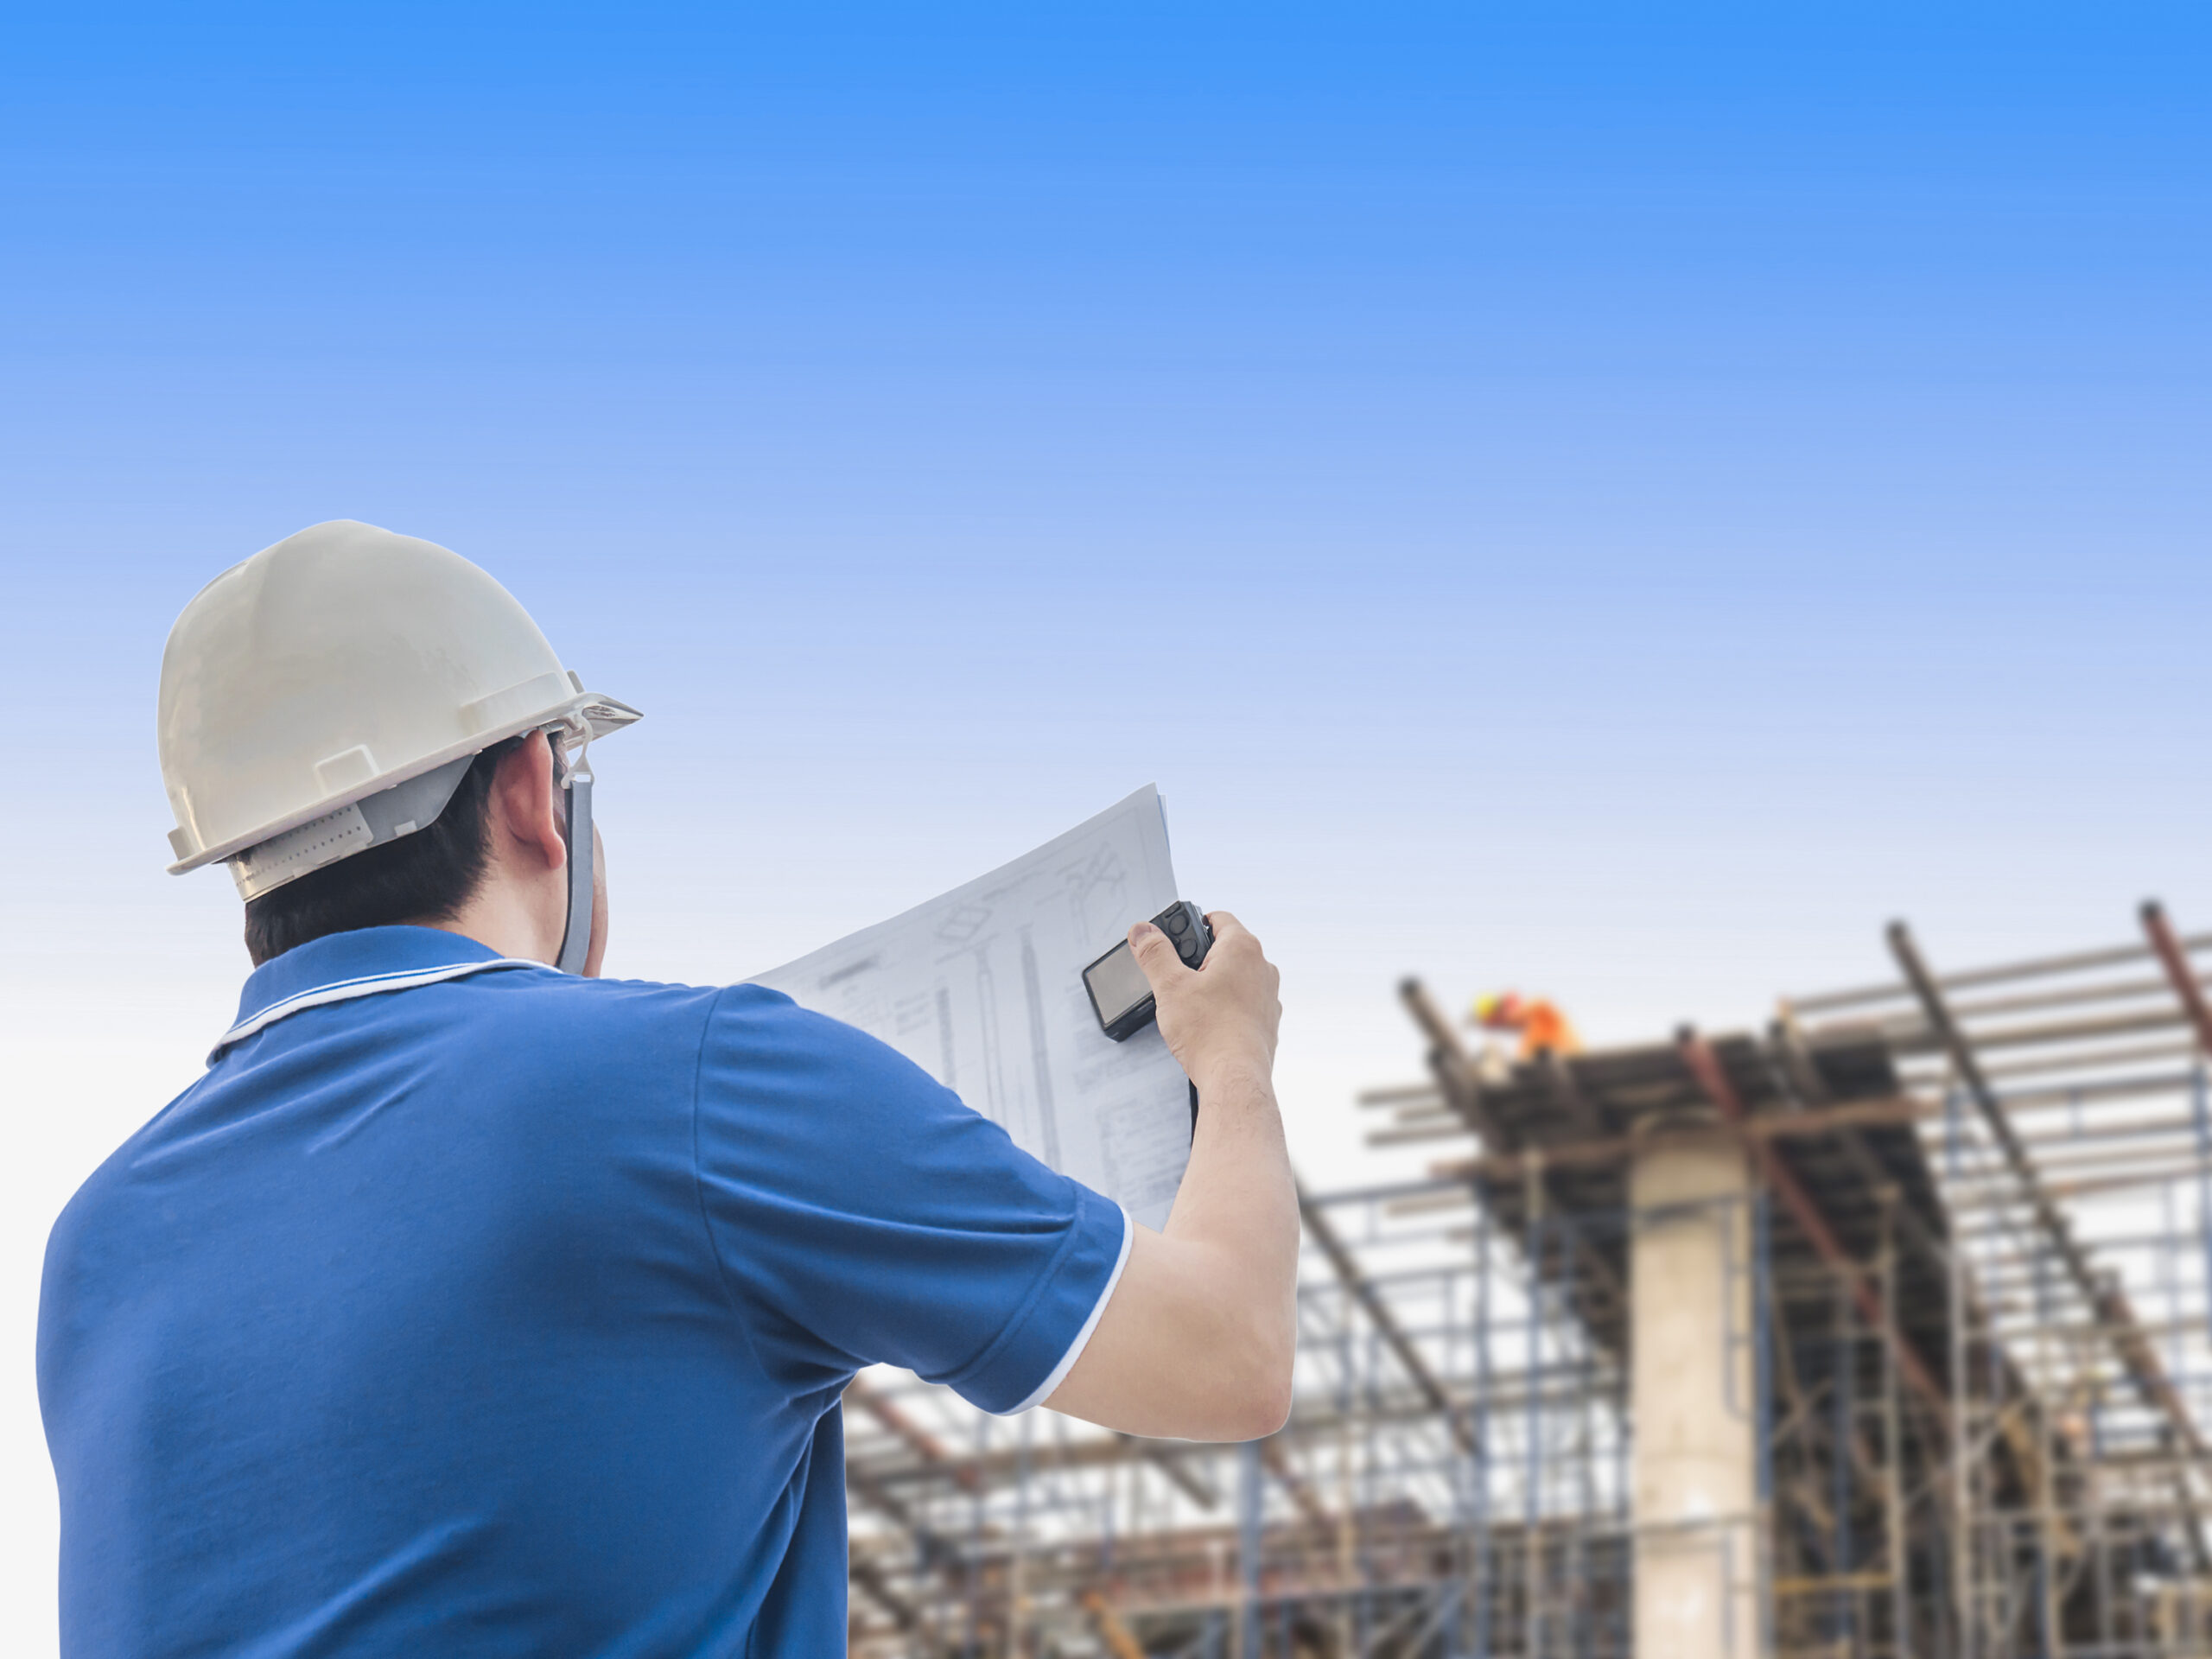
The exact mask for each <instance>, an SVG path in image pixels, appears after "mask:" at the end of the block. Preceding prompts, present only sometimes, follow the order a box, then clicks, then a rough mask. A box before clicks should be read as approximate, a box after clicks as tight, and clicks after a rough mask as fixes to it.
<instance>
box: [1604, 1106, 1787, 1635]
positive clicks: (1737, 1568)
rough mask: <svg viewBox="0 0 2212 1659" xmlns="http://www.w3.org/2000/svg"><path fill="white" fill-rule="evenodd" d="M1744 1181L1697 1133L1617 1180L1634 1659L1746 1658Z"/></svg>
mask: <svg viewBox="0 0 2212 1659" xmlns="http://www.w3.org/2000/svg"><path fill="white" fill-rule="evenodd" d="M1750 1194H1751V1173H1750V1171H1749V1169H1748V1167H1747V1166H1746V1165H1745V1158H1744V1154H1743V1150H1742V1148H1741V1147H1740V1146H1738V1143H1737V1142H1736V1141H1734V1140H1733V1139H1732V1138H1731V1137H1730V1136H1728V1135H1725V1134H1723V1133H1721V1132H1720V1131H1719V1129H1717V1128H1715V1127H1713V1125H1711V1124H1710V1123H1700V1122H1694V1121H1693V1122H1669V1123H1661V1124H1656V1125H1654V1126H1652V1129H1651V1132H1650V1133H1649V1136H1648V1138H1647V1139H1646V1141H1645V1142H1644V1145H1643V1147H1642V1148H1641V1149H1640V1150H1639V1151H1638V1152H1637V1156H1636V1160H1635V1163H1634V1165H1633V1166H1632V1167H1631V1168H1630V1174H1629V1203H1630V1206H1631V1207H1632V1208H1633V1209H1634V1210H1635V1211H1636V1212H1637V1213H1636V1218H1635V1233H1634V1248H1633V1252H1632V1255H1631V1257H1630V1306H1631V1311H1632V1318H1631V1321H1630V1353H1631V1360H1630V1368H1631V1377H1630V1408H1631V1409H1632V1411H1633V1412H1634V1414H1635V1423H1634V1426H1635V1453H1634V1460H1633V1481H1634V1489H1635V1490H1634V1499H1635V1515H1636V1526H1637V1534H1636V1651H1637V1653H1638V1654H1648V1655H1651V1656H1655V1659H1665V1656H1673V1655H1677V1654H1680V1655H1685V1656H1687V1655H1692V1654H1694V1655H1698V1656H1700V1659H1703V1656H1712V1659H1757V1656H1758V1651H1759V1649H1758V1636H1759V1598H1758V1542H1759V1539H1758V1522H1757V1518H1756V1517H1757V1505H1758V1485H1757V1480H1758V1456H1757V1454H1758V1440H1757V1435H1758V1421H1757V1411H1756V1408H1755V1405H1756V1402H1755V1400H1754V1396H1753V1380H1754V1372H1753V1364H1752V1359H1753V1349H1752V1344H1751V1207H1750V1204H1749V1198H1750Z"/></svg>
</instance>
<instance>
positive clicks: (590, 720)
mask: <svg viewBox="0 0 2212 1659" xmlns="http://www.w3.org/2000/svg"><path fill="white" fill-rule="evenodd" d="M571 681H572V683H573V677H571ZM644 718H645V716H644V715H642V714H640V713H639V711H638V710H637V709H632V707H630V705H629V704H628V703H626V702H617V701H615V699H613V697H608V696H601V695H600V694H599V693H598V692H596V691H585V690H581V689H578V690H576V691H575V692H574V693H573V694H572V695H570V696H568V697H565V698H563V699H562V700H561V701H560V702H556V703H554V704H553V705H551V706H550V707H548V708H543V709H537V710H536V711H534V712H531V713H527V714H524V715H519V716H510V717H509V718H508V719H506V720H504V721H499V723H498V724H497V725H495V726H493V727H492V728H489V729H487V730H485V731H481V732H477V733H474V734H471V735H470V736H468V737H467V738H464V739H462V740H461V741H460V742H458V743H454V744H449V745H448V746H447V747H444V748H442V749H438V750H435V751H434V752H433V753H429V754H428V755H424V756H423V757H422V758H420V759H418V760H410V762H408V764H407V765H405V766H395V767H393V768H392V769H391V771H390V772H380V773H378V775H377V776H375V777H372V778H369V779H365V780H363V781H362V782H360V783H358V784H354V785H351V786H350V787H348V788H346V789H342V790H339V791H336V792H334V793H333V794H331V795H329V796H327V797H326V798H323V799H321V800H319V801H316V802H315V803H313V804H310V805H308V806H307V807H305V808H303V809H302V810H299V811H296V812H290V813H287V814H286V815H285V816H284V817H282V818H280V819H277V820H276V821H274V822H272V823H267V824H262V825H258V826H257V827H256V828H254V829H251V830H250V831H248V832H247V833H245V835H241V836H232V837H231V838H230V839H229V840H228V841H225V842H219V843H217V844H216V845H215V846H213V847H207V848H203V849H200V850H199V851H197V852H194V853H193V854H191V855H189V856H188V857H185V858H181V859H179V860H178V861H176V862H175V863H174V864H172V865H170V866H169V867H168V873H169V874H171V875H183V874H188V872H190V871H193V870H197V869H202V868H206V867H207V865H210V864H219V863H221V862H222V861H224V860H226V859H229V858H235V857H236V856H237V855H238V854H240V853H243V852H245V851H246V850H247V849H250V848H253V847H257V846H259V845H260V844H261V843H262V842H264V841H269V840H271V839H273V838H274V837H276V836H281V835H283V834H284V833H285V832H286V831H287V830H290V829H298V828H299V827H300V826H301V825H302V824H303V823H313V822H314V821H315V819H317V818H320V817H325V816H327V814H329V813H332V812H336V811H340V810H343V809H344V808H346V807H348V806H351V805H353V804H354V803H356V802H358V801H364V800H366V799H367V798H369V797H370V796H372V795H377V794H381V793H382V792H383V791H385V790H387V789H391V788H393V787H395V786H397V785H400V784H404V783H406V782H408V781H409V780H410V779H416V778H419V777H421V776H422V775H423V773H424V772H435V771H436V770H437V769H438V768H439V767H440V766H448V765H450V764H451V763H452V762H454V761H455V760H460V759H461V757H462V756H464V755H471V754H481V753H483V752H484V751H485V750H486V749H488V748H491V747H493V745H495V744H499V743H504V742H505V741H507V740H508V739H509V738H511V737H519V736H521V735H522V734H524V732H533V731H545V730H551V729H554V728H560V729H561V730H562V732H563V747H573V746H575V744H580V743H585V742H589V741H593V740H594V739H596V738H601V737H605V736H606V735H607V734H609V733H610V732H619V731H620V730H621V729H622V728H624V727H625V726H632V725H635V724H636V723H637V722H638V721H640V720H642V719H644Z"/></svg>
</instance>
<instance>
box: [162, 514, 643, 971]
mask: <svg viewBox="0 0 2212 1659" xmlns="http://www.w3.org/2000/svg"><path fill="white" fill-rule="evenodd" d="M638 717H639V716H638V711H637V710H636V709H631V708H629V707H627V706H626V705H625V704H622V703H620V702H614V701H613V699H611V698H607V697H602V696H597V695H595V694H594V693H592V692H588V691H586V690H584V687H583V682H582V680H581V679H579V678H577V677H576V676H575V674H573V673H570V672H569V671H567V670H566V669H564V668H563V667H562V665H561V659H560V658H559V657H558V656H556V654H555V653H554V651H553V647H552V646H551V645H548V644H547V643H546V640H545V636H544V635H543V633H541V632H538V629H537V624H536V623H534V622H532V621H531V620H530V614H529V613H528V612H526V611H524V609H523V607H521V606H520V605H519V604H518V603H516V601H515V599H514V597H513V595H512V594H509V593H508V592H507V590H506V589H505V588H502V587H501V586H500V585H499V583H498V582H495V581H493V579H492V577H491V576H489V575H486V573H485V572H483V571H482V570H480V569H477V568H476V566H474V565H473V564H471V563H469V562H468V561H467V560H466V559H464V558H462V557H461V556H460V555H459V554H457V553H454V552H449V551H448V550H446V549H445V548H442V547H440V546H438V545H436V544H435V543H432V542H425V541H420V540H417V539H416V537H411V536H400V535H395V534H394V533H393V532H392V531H388V530H379V529H378V528H377V527H376V526H375V525H373V524H359V523H356V522H355V521H353V520H352V519H345V518H340V519H334V520H332V521H331V522H330V523H328V524H314V525H310V526H309V527H308V528H307V529H306V530H303V531H300V532H299V533H298V534H297V535H296V536H288V537H285V538H284V539H283V541H281V542H278V543H277V544H276V545H275V546H273V547H265V548H264V549H262V550H261V551H260V552H258V553H257V554H255V555H254V556H252V557H251V558H250V559H248V560H246V561H245V563H242V564H236V565H232V567H231V568H230V569H228V570H226V571H225V572H223V574H222V575H219V576H218V577H216V578H215V579H214V581H213V582H209V583H208V584H207V587H205V588H201V589H200V592H199V594H197V595H196V596H194V599H193V601H192V602H191V603H190V604H189V605H187V606H186V607H184V613H183V614H182V615H181V616H180V617H178V618H177V620H176V626H175V627H173V628H172V629H170V631H169V640H168V649H167V650H166V651H165V652H163V653H162V687H161V708H160V741H161V759H162V782H163V784H164V785H167V787H168V797H169V805H170V807H171V809H172V810H174V811H175V814H176V821H177V827H176V828H175V829H172V830H171V831H170V832H169V845H170V847H171V849H173V850H174V851H175V854H176V862H175V863H174V864H172V865H170V866H169V872H170V874H173V875H181V874H183V873H184V872H185V871H187V870H194V869H198V868H200V867H201V866H202V865H205V864H211V863H213V862H215V861H218V860H226V861H229V863H230V865H231V869H232V874H233V876H234V877H235V878H236V879H237V881H238V892H239V893H240V894H241V895H242V896H243V897H245V898H247V899H255V898H257V897H259V896H260V895H261V894H263V893H268V892H271V891H273V890H274V889H276V888H277V887H282V886H283V885H284V884H285V883H286V882H288V881H291V880H296V879H297V878H298V877H300V876H302V875H305V874H308V872H309V871H311V870H315V869H320V868H322V867H323V866H324V865H326V864H329V863H332V862H334V861H336V860H338V859H341V858H346V857H349V856H351V855H353V854H355V853H359V852H363V851H365V850H366V849H369V848H371V847H377V846H382V845H384V844H385V843H386V842H391V841H396V840H397V839H398V838H399V837H401V836H407V835H411V834H413V833H414V832H416V830H418V829H423V828H426V827H427V826H428V825H429V824H430V823H432V822H433V821H434V820H435V818H436V817H437V816H438V814H439V813H440V812H442V810H444V809H445V805H446V803H447V801H448V800H449V799H450V798H452V795H453V792H454V789H455V788H456V787H457V786H458V785H460V782H461V777H462V775H463V774H464V773H465V772H467V769H468V763H469V761H470V760H472V759H473V758H474V756H476V755H477V754H479V753H482V752H483V751H484V750H486V749H488V748H490V747H492V746H493V744H495V743H498V742H500V741H504V740H505V739H507V738H510V737H514V736H518V735H519V734H523V733H524V732H532V731H544V732H547V733H549V734H550V735H551V737H552V740H553V742H554V743H555V745H556V748H557V749H560V750H563V751H565V750H568V749H570V748H575V747H581V746H582V745H584V744H587V743H588V742H589V741H591V739H592V738H594V737H595V736H601V735H604V734H607V733H608V732H610V731H613V730H616V729H617V728H620V727H624V726H626V725H628V724H630V722H631V721H634V720H636V719H637V718H638ZM581 775H582V780H583V781H582V789H581V791H577V790H571V791H570V807H569V811H570V815H571V821H572V829H575V828H579V827H580V828H581V830H582V846H581V847H579V846H578V844H577V838H576V836H575V835H573V834H572V836H571V839H570V846H571V849H572V854H573V856H572V857H571V860H570V869H571V872H572V877H573V874H574V873H575V872H576V868H577V866H578V865H579V864H582V866H583V872H582V874H583V881H584V890H583V892H582V894H581V899H582V904H583V906H585V909H586V911H587V912H588V906H589V904H590V879H589V874H588V870H589V862H588V861H589V857H590V827H589V818H588V814H589V801H590V796H589V774H588V772H583V773H582V774H581ZM579 793H581V797H582V800H581V804H582V807H583V810H584V819H583V822H582V824H581V826H578V825H576V824H575V822H574V820H575V810H576V806H577V804H578V795H579ZM575 897H576V895H572V915H573V913H574V907H573V899H574V898H575ZM571 931H572V932H573V931H574V929H573V928H572V930H571ZM587 931H588V922H587ZM574 943H575V944H576V946H577V950H576V951H575V955H576V957H577V958H578V959H579V960H581V947H582V940H581V939H578V940H575V941H574ZM569 955H570V952H569V951H567V950H564V951H563V958H564V965H566V958H567V957H569Z"/></svg>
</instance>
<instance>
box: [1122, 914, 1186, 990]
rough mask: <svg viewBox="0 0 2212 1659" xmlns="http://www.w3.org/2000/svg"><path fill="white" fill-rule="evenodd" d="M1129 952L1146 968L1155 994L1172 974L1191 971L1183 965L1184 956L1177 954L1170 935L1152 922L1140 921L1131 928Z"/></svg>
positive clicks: (1142, 967)
mask: <svg viewBox="0 0 2212 1659" xmlns="http://www.w3.org/2000/svg"><path fill="white" fill-rule="evenodd" d="M1129 954H1130V955H1131V956H1133V957H1135V958H1136V959H1137V966H1138V967H1139V968H1141V969H1143V970H1144V976H1145V980H1146V982H1147V983H1148V984H1149V985H1151V987H1152V990H1153V995H1155V996H1157V995H1159V994H1160V988H1161V987H1162V986H1164V985H1166V983H1167V982H1168V979H1169V977H1170V976H1173V975H1175V974H1187V973H1189V972H1190V971H1191V970H1190V969H1187V968H1185V966H1184V965H1183V958H1182V957H1179V956H1177V955H1176V954H1175V946H1174V944H1173V943H1172V942H1171V941H1170V940H1169V938H1168V937H1167V936H1166V934H1165V933H1163V932H1161V931H1160V930H1159V929H1158V928H1156V927H1154V925H1152V924H1151V923H1150V922H1139V923H1138V924H1137V925H1135V927H1133V928H1131V929H1130V930H1129Z"/></svg>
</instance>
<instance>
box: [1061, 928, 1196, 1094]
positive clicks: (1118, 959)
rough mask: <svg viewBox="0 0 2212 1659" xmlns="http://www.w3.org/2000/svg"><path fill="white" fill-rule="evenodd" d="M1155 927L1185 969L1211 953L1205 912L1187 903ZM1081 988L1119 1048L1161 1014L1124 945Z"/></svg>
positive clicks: (1088, 973)
mask: <svg viewBox="0 0 2212 1659" xmlns="http://www.w3.org/2000/svg"><path fill="white" fill-rule="evenodd" d="M1152 925H1154V927H1156V928H1158V929H1159V930H1160V931H1161V932H1163V933H1165V934H1166V936H1167V937H1168V938H1170V939H1171V940H1173V942H1174V945H1175V954H1176V955H1177V956H1179V957H1182V958H1183V965H1184V966H1185V968H1195V967H1197V966H1198V964H1199V963H1202V962H1204V961H1205V959H1206V952H1207V951H1208V950H1211V949H1212V948H1213V929H1211V928H1210V927H1208V926H1207V925H1206V917H1205V912H1204V911H1202V910H1200V909H1199V908H1198V906H1196V905H1194V904H1192V903H1190V902H1189V901H1188V900H1186V899H1177V900H1176V901H1175V902H1174V903H1173V904H1172V905H1170V906H1167V908H1166V909H1165V910H1163V911H1161V912H1160V914H1159V915H1157V916H1155V917H1154V918H1152ZM1083 987H1084V989H1085V990H1087V991H1089V992H1090V1007H1091V1011H1092V1012H1093V1013H1095V1014H1097V1016H1098V1027H1099V1029H1100V1030H1102V1031H1103V1032H1104V1033H1106V1034H1107V1035H1108V1036H1109V1037H1111V1038H1112V1039H1114V1040H1115V1041H1116V1042H1117V1043H1120V1042H1126V1041H1128V1039H1130V1038H1131V1037H1133V1036H1135V1034H1136V1033H1138V1032H1140V1031H1142V1030H1143V1029H1144V1028H1145V1027H1147V1026H1148V1025H1150V1024H1151V1023H1152V1022H1153V1020H1154V1019H1155V1018H1156V1017H1157V1016H1158V1014H1159V1013H1160V1008H1159V1005H1158V1003H1157V1002H1156V1001H1154V998H1153V995H1152V983H1151V982H1150V981H1148V980H1147V979H1146V978H1145V976H1144V969H1141V968H1140V967H1138V966H1137V959H1136V955H1135V952H1133V951H1132V950H1130V949H1129V942H1128V940H1127V939H1123V940H1122V942H1121V943H1120V944H1117V945H1116V946H1115V947H1114V948H1113V949H1112V950H1109V951H1108V952H1107V953H1106V954H1105V955H1104V956H1103V957H1099V958H1098V960H1097V961H1096V962H1094V963H1091V964H1090V967H1088V968H1086V969H1084V970H1083ZM1191 1132H1192V1134H1193V1135H1195V1134H1197V1133H1198V1084H1195V1083H1194V1084H1192V1085H1191Z"/></svg>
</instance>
